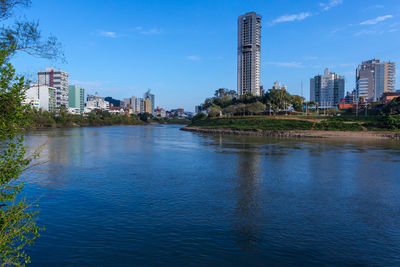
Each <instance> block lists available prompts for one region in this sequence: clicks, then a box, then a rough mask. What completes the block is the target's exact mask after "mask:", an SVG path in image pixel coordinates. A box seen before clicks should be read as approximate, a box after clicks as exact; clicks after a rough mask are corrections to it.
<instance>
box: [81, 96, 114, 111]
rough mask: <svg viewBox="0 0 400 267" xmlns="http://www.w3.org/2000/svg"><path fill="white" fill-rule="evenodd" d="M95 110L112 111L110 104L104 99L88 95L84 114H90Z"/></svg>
mask: <svg viewBox="0 0 400 267" xmlns="http://www.w3.org/2000/svg"><path fill="white" fill-rule="evenodd" d="M95 109H100V110H107V111H108V110H109V109H110V103H109V102H107V101H105V99H104V97H100V96H97V95H88V96H87V101H86V106H85V109H84V113H90V112H92V111H93V110H95Z"/></svg>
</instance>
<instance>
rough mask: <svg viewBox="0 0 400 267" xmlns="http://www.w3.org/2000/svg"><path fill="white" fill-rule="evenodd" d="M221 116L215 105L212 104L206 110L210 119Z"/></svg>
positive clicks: (218, 108)
mask: <svg viewBox="0 0 400 267" xmlns="http://www.w3.org/2000/svg"><path fill="white" fill-rule="evenodd" d="M220 115H221V108H220V107H219V106H217V105H215V104H213V105H212V106H211V107H210V108H209V109H208V116H210V117H219V116H220Z"/></svg>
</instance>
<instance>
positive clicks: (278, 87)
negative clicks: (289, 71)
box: [272, 82, 286, 91]
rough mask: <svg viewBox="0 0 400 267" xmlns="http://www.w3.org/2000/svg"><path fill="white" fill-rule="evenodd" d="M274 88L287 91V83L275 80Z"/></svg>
mask: <svg viewBox="0 0 400 267" xmlns="http://www.w3.org/2000/svg"><path fill="white" fill-rule="evenodd" d="M272 89H275V90H282V91H286V85H284V84H281V82H274V85H273V86H272Z"/></svg>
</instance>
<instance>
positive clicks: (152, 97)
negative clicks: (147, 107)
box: [143, 90, 156, 114]
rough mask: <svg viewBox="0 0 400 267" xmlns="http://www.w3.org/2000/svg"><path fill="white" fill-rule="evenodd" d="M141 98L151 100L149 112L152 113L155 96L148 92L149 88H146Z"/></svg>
mask: <svg viewBox="0 0 400 267" xmlns="http://www.w3.org/2000/svg"><path fill="white" fill-rule="evenodd" d="M143 98H144V99H146V98H148V99H150V101H151V112H150V113H151V114H152V113H153V112H154V110H155V103H156V97H155V96H154V94H150V90H147V92H146V93H144V95H143Z"/></svg>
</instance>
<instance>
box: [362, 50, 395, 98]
mask: <svg viewBox="0 0 400 267" xmlns="http://www.w3.org/2000/svg"><path fill="white" fill-rule="evenodd" d="M395 83H396V65H395V63H393V62H380V59H378V58H375V59H372V60H367V61H363V62H362V64H360V65H359V66H358V68H357V70H356V91H357V97H358V98H360V97H362V98H364V99H365V100H367V101H369V102H371V101H378V100H380V99H381V97H382V95H383V93H391V92H394V91H395Z"/></svg>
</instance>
